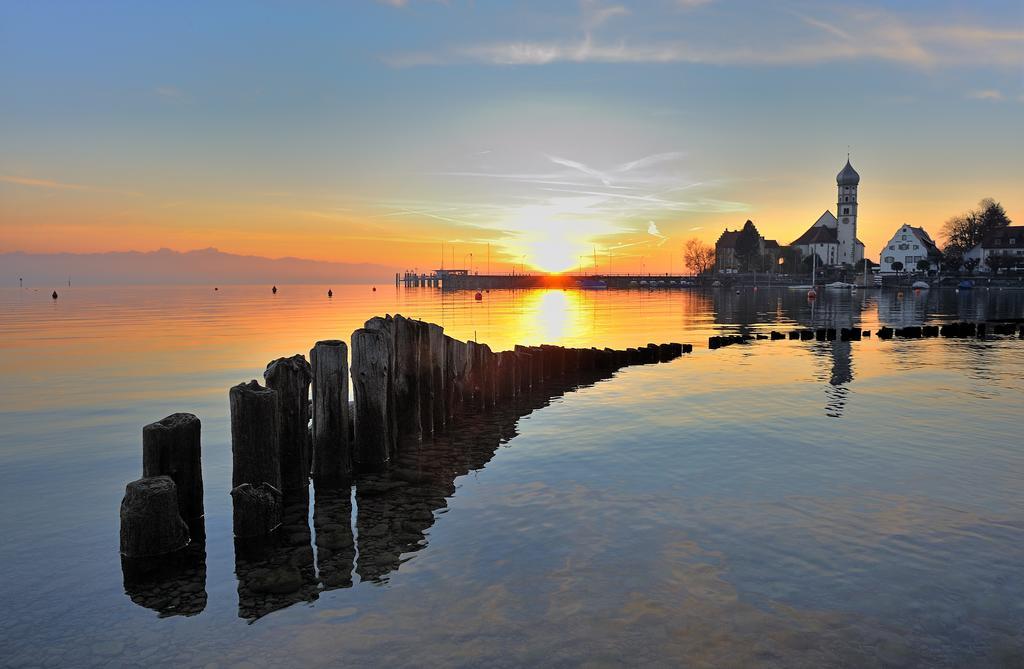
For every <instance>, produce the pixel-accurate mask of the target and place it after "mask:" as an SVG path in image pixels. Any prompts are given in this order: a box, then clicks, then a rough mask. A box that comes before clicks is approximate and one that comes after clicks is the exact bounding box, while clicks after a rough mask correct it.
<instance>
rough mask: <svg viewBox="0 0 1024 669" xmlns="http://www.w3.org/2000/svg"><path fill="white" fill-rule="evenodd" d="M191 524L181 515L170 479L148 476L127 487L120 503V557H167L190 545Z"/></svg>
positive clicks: (175, 492)
mask: <svg viewBox="0 0 1024 669" xmlns="http://www.w3.org/2000/svg"><path fill="white" fill-rule="evenodd" d="M188 542H189V534H188V525H186V524H185V521H184V520H182V518H181V514H180V513H179V512H178V493H177V490H176V488H175V485H174V481H172V480H171V477H170V476H149V477H145V478H141V479H139V480H137V481H132V482H131V483H129V484H128V485H126V486H125V489H124V499H122V500H121V554H122V555H124V556H125V557H130V558H133V557H148V556H153V555H165V554H167V553H173V552H174V551H176V550H179V549H181V548H184V547H185V546H187V545H188Z"/></svg>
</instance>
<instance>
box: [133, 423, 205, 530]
mask: <svg viewBox="0 0 1024 669" xmlns="http://www.w3.org/2000/svg"><path fill="white" fill-rule="evenodd" d="M200 432H201V424H200V422H199V419H198V418H196V417H195V416H194V415H192V414H190V413H176V414H171V415H170V416H168V417H167V418H164V419H163V420H160V421H157V422H155V423H150V424H149V425H147V426H145V427H144V428H142V476H143V477H151V476H169V477H171V480H172V481H174V486H175V488H176V494H177V497H178V512H179V513H180V514H181V517H182V518H184V519H185V522H186V523H188V524H189V528H192V527H193V526H194V525H195V524H196V521H198V520H200V519H202V517H203V462H202V453H201V450H200Z"/></svg>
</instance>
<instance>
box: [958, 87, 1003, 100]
mask: <svg viewBox="0 0 1024 669" xmlns="http://www.w3.org/2000/svg"><path fill="white" fill-rule="evenodd" d="M967 97H969V98H970V99H972V100H989V101H991V102H1002V101H1003V99H1004V98H1003V94H1002V92H1001V91H998V90H996V89H994V88H985V89H982V90H977V91H971V92H970V93H968V94H967Z"/></svg>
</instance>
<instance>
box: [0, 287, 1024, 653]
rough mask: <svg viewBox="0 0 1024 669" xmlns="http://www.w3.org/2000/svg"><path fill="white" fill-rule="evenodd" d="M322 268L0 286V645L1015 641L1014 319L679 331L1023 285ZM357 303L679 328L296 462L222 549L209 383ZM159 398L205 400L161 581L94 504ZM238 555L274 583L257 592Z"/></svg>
mask: <svg viewBox="0 0 1024 669" xmlns="http://www.w3.org/2000/svg"><path fill="white" fill-rule="evenodd" d="M326 291H327V287H326V286H283V287H280V291H279V292H278V294H277V295H272V294H271V293H270V291H269V289H268V288H267V287H264V286H259V287H238V286H224V287H220V289H219V290H218V291H216V292H215V291H213V290H212V289H210V288H199V287H178V286H175V287H145V288H109V287H103V288H99V287H97V288H65V289H63V290H61V291H60V292H61V296H60V299H59V300H57V301H56V302H54V301H53V300H51V299H50V298H49V297H48V293H49V291H32V290H17V289H13V290H11V289H5V290H2V291H0V372H2V378H4V380H5V383H4V384H2V385H0V514H2V515H0V517H2V519H3V529H4V537H5V541H4V542H3V544H0V564H2V566H3V571H4V575H5V578H4V587H3V590H4V597H3V599H4V606H3V609H2V610H0V650H2V657H3V658H4V660H3V663H4V664H5V665H10V666H36V665H73V666H108V665H110V664H113V665H114V666H116V665H117V664H120V663H123V664H135V663H138V662H140V661H145V662H147V663H150V664H162V663H168V664H170V663H174V664H184V665H188V666H192V665H198V666H203V665H206V664H207V663H214V664H215V665H220V666H233V665H235V664H239V663H242V662H248V663H251V664H254V665H267V666H283V665H290V666H295V665H302V666H324V665H332V666H333V665H336V664H337V663H338V662H339V661H341V662H345V663H349V664H352V665H356V666H369V665H396V666H424V665H437V664H444V665H489V666H511V665H523V664H546V665H552V664H554V665H577V664H584V663H587V664H601V663H609V664H610V663H614V662H618V661H622V660H626V661H629V662H632V663H641V662H643V663H649V662H660V663H663V664H674V665H686V666H756V665H765V666H828V665H833V666H835V665H846V666H903V665H917V666H966V665H970V666H1006V665H1010V666H1015V663H1017V664H1019V663H1021V662H1024V650H1022V649H1024V636H1022V629H1024V578H1022V577H1021V576H1020V565H1021V564H1024V455H1022V451H1021V446H1020V442H1021V430H1020V417H1021V413H1022V411H1024V402H1022V401H1021V397H1022V395H1021V391H1022V390H1024V380H1022V379H1024V362H1022V356H1021V353H1022V351H1024V342H1021V341H1020V340H1016V339H1008V338H1003V337H994V338H990V339H987V340H983V341H979V340H912V341H901V340H893V341H878V340H877V339H871V340H865V341H862V342H852V343H850V342H820V343H819V342H789V341H784V342H757V343H755V344H751V345H749V346H734V347H729V348H726V349H720V350H717V351H709V350H707V349H706V348H705V347H704V344H705V343H706V341H707V337H708V336H709V335H710V334H716V333H720V332H724V333H735V332H743V333H755V332H766V331H767V330H770V329H772V328H778V329H788V328H790V327H793V326H800V327H804V326H813V327H818V326H820V327H850V326H858V327H864V328H871V329H874V328H876V327H877V326H878V325H879V324H886V325H907V324H919V323H922V322H933V323H934V322H942V321H946V320H951V319H970V320H979V319H986V318H1001V317H1021V316H1024V292H1018V291H1010V290H1004V291H997V290H976V291H973V292H971V291H967V292H963V293H956V292H954V291H931V292H930V293H929V292H924V293H921V294H913V293H908V294H906V295H902V296H900V295H897V294H896V293H895V292H892V293H890V292H885V293H881V294H879V293H876V292H866V293H865V292H862V293H860V294H857V295H852V296H851V295H849V294H845V293H826V294H825V295H823V296H822V298H821V299H819V300H818V301H817V302H815V303H808V302H807V300H806V299H805V297H804V296H803V295H802V293H800V292H799V291H791V290H777V289H772V290H766V289H762V290H760V291H756V292H755V291H753V290H749V289H747V290H744V291H742V292H741V293H740V294H736V293H734V292H731V291H723V290H718V291H708V292H700V291H654V292H651V291H636V290H633V291H594V292H582V293H581V292H578V291H518V292H502V291H492V292H490V293H487V294H486V295H484V299H483V300H481V301H479V302H477V301H475V300H473V299H472V295H471V294H466V293H455V294H450V293H449V294H445V295H443V296H442V294H441V293H440V292H439V291H436V290H433V289H411V290H395V289H394V288H390V287H387V288H385V287H378V290H377V291H376V292H374V291H371V289H370V287H368V286H354V287H342V288H338V287H335V288H334V297H333V298H331V299H328V298H327V296H326ZM388 312H390V313H395V312H400V313H403V314H405V315H407V316H412V317H418V318H422V319H425V320H431V321H435V322H439V323H442V324H443V325H444V326H445V328H446V331H447V332H449V333H450V334H452V335H453V336H455V337H459V338H462V339H466V338H473V337H476V338H477V339H478V340H480V341H484V342H487V343H489V344H490V345H491V347H492V348H493V349H495V350H499V349H503V348H509V347H511V346H512V345H514V344H517V343H520V344H539V343H552V344H565V345H572V346H611V347H624V346H634V345H638V344H640V345H642V344H646V343H647V342H662V341H681V342H692V343H694V344H695V345H697V350H696V351H695V352H694V353H693V354H692V355H690V356H686V357H684V358H681V359H679V360H676V361H673V362H671V363H668V364H660V365H647V366H641V367H631V368H627V369H624V370H621V371H619V372H618V373H616V374H615V375H614V377H613V378H610V379H591V380H588V382H587V383H585V384H584V385H583V386H582V387H580V388H577V389H575V390H570V391H569V392H562V391H563V389H553V390H552V394H553V395H554V397H552V398H550V400H546V399H545V398H544V397H540V398H533V399H532V400H531V402H530V403H527V404H525V405H521V406H513V407H508V408H507V409H505V410H502V411H496V412H494V413H492V414H489V415H486V416H480V417H474V418H472V419H471V420H464V421H463V422H462V423H460V424H459V426H458V428H457V429H456V430H454V431H453V432H452V433H451V434H450V435H446V436H444V437H441V438H438V439H436V440H434V441H432V442H429V443H424V444H419V445H415V446H409V447H408V448H407V449H406V451H405V455H404V460H403V467H405V468H406V469H409V470H414V471H415V473H416V476H414V477H412V482H411V483H410V482H406V483H404V484H403V485H401V486H398V487H393V486H391V484H390V483H389V482H388V481H387V480H381V481H370V482H368V483H367V485H365V486H363V487H362V488H361V489H360V490H357V491H356V492H355V493H351V492H350V491H344V492H339V491H330V490H321V491H316V490H314V491H311V494H310V499H309V505H308V507H307V506H305V505H304V504H302V503H299V504H294V505H293V506H292V507H291V509H290V512H291V517H290V521H289V522H290V524H289V528H290V530H289V531H290V534H289V543H288V545H287V546H285V547H284V548H282V549H280V550H279V551H277V552H276V553H272V554H267V553H258V552H257V553H253V554H249V553H246V552H245V551H241V550H239V551H236V547H235V546H234V543H233V541H232V539H231V528H230V498H229V497H228V495H227V491H228V489H229V488H230V443H229V438H228V426H227V389H228V388H229V387H230V386H231V385H234V384H236V383H238V382H240V381H243V380H247V379H250V378H261V375H262V370H263V368H264V366H265V364H266V362H268V361H269V360H271V359H273V358H276V357H280V356H285V355H291V354H294V353H307V352H308V350H309V348H310V347H311V345H312V344H313V342H315V341H316V340H318V339H328V338H344V339H348V336H349V334H350V333H351V331H352V330H353V329H355V328H356V327H359V326H360V325H361V324H362V322H363V321H364V320H366V319H367V318H368V317H370V316H372V315H375V314H383V313H388ZM545 405H546V406H545ZM175 411H190V412H193V413H196V414H197V415H199V416H200V418H201V419H202V421H203V451H204V476H205V484H206V511H207V521H206V526H207V534H208V541H207V544H206V548H205V560H202V559H200V560H199V561H198V562H196V564H195V568H194V569H193V571H192V572H190V574H191V576H190V578H191V579H192V580H191V581H190V582H189V584H188V585H189V586H190V587H189V592H190V594H189V596H188V597H182V596H181V593H178V592H177V591H175V595H176V596H178V598H179V600H181V601H178V602H177V604H176V605H175V606H174V607H170V606H169V603H170V600H168V599H167V598H166V597H165V598H164V600H161V595H160V593H159V592H156V593H154V592H139V591H138V590H133V589H132V588H129V590H130V592H129V593H128V594H126V592H125V581H124V575H123V574H122V570H121V564H120V561H119V558H118V554H117V533H118V514H117V509H118V504H119V502H120V498H121V496H122V494H123V490H124V484H125V483H126V482H127V481H129V480H132V479H134V478H137V477H138V476H139V475H140V469H141V427H142V425H144V424H146V423H148V422H152V421H153V420H157V419H159V418H161V417H163V416H165V415H167V414H169V413H172V412H175ZM199 557H200V558H202V557H203V556H202V555H201V554H200V555H199ZM268 565H269V566H270V567H274V566H275V565H276V566H278V567H280V566H281V565H285V566H287V569H288V570H290V571H288V573H289V574H292V573H295V574H298V576H297V577H296V578H297V580H296V581H295V582H294V583H275V584H272V585H274V586H276V587H275V588H272V589H276V590H277V591H278V592H274V593H270V594H267V593H266V592H265V591H266V590H267V589H268V588H267V583H266V582H265V581H266V572H267V568H268ZM271 571H272V570H271ZM260 579H263V581H261V580H260ZM254 584H255V585H256V587H257V589H262V590H263V591H264V592H262V593H260V594H256V595H254V594H253V585H254ZM129 595H131V596H129ZM133 597H134V599H133ZM136 602H140V603H141V604H143V605H140V603H136ZM170 613H178V614H191V615H168V614H170Z"/></svg>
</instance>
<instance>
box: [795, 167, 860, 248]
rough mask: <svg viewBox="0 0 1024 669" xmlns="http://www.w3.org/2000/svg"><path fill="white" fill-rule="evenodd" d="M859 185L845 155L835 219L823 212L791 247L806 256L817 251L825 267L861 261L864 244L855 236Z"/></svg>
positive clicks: (828, 213)
mask: <svg viewBox="0 0 1024 669" xmlns="http://www.w3.org/2000/svg"><path fill="white" fill-rule="evenodd" d="M859 185H860V175H859V174H857V170H855V169H853V165H851V164H850V158H849V156H847V158H846V166H845V167H844V168H843V169H842V171H840V172H839V174H838V175H837V176H836V187H837V189H838V195H837V199H836V211H837V212H838V218H837V217H836V216H834V215H833V214H832V212H831V211H826V212H825V213H824V214H822V215H821V216H819V217H818V220H817V221H815V222H814V225H812V226H811V227H810V228H808V229H807V232H805V233H804V234H802V235H800V237H799V238H797V240H796V241H794V242H793V243H792V244H790V246H792V247H794V248H797V249H799V250H800V253H801V255H802V256H803V257H805V258H806V257H810V255H811V254H812V253H816V254H818V260H819V262H821V263H822V264H824V265H826V266H839V265H851V266H852V265H856V264H857V263H858V262H860V261H861V260H862V259H863V258H864V243H863V242H861V241H860V240H859V239H857V188H858V186H859Z"/></svg>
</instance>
